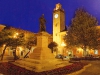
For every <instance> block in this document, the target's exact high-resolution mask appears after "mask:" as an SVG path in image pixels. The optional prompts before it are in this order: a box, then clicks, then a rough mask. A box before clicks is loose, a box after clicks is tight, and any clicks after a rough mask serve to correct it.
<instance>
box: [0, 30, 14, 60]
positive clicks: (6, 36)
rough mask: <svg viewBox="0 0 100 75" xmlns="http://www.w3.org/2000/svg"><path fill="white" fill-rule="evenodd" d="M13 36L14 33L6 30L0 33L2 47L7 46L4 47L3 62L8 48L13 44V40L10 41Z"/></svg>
mask: <svg viewBox="0 0 100 75" xmlns="http://www.w3.org/2000/svg"><path fill="white" fill-rule="evenodd" d="M11 35H12V33H11V32H10V31H9V30H5V29H4V30H2V31H1V32H0V46H2V45H5V46H4V50H3V53H2V55H1V60H3V56H4V53H5V50H6V48H7V47H8V46H9V45H10V43H11V40H12V39H10V37H11Z"/></svg>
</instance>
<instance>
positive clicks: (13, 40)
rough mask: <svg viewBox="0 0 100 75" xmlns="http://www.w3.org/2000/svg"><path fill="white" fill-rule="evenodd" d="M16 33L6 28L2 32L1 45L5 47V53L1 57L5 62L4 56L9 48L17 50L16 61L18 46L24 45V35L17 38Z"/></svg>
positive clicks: (0, 35)
mask: <svg viewBox="0 0 100 75" xmlns="http://www.w3.org/2000/svg"><path fill="white" fill-rule="evenodd" d="M15 34H16V32H15V30H10V29H9V28H8V27H6V28H5V29H4V30H2V31H1V32H0V45H5V46H4V50H3V53H2V55H1V60H3V56H4V54H5V50H6V48H7V47H13V48H15V50H14V52H13V55H14V59H16V58H17V56H16V48H17V46H20V45H22V44H23V42H24V39H23V36H24V35H23V34H22V33H20V34H18V35H17V36H15Z"/></svg>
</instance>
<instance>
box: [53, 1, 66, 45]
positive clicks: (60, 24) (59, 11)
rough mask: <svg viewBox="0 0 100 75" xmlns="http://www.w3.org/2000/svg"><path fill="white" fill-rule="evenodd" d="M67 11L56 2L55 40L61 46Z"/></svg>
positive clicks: (54, 17)
mask: <svg viewBox="0 0 100 75" xmlns="http://www.w3.org/2000/svg"><path fill="white" fill-rule="evenodd" d="M65 29H66V25H65V11H64V9H63V8H62V5H61V4H60V3H58V4H56V7H55V8H54V10H53V41H54V42H56V43H57V44H58V46H59V47H60V46H61V43H62V42H63V39H62V38H63V36H64V35H65V34H66V32H65Z"/></svg>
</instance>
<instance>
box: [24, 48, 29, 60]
mask: <svg viewBox="0 0 100 75" xmlns="http://www.w3.org/2000/svg"><path fill="white" fill-rule="evenodd" d="M29 53H30V50H29V51H28V52H27V53H26V55H25V56H24V58H26V57H27V55H28V54H29Z"/></svg>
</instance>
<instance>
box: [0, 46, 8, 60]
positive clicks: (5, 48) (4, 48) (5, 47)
mask: <svg viewBox="0 0 100 75" xmlns="http://www.w3.org/2000/svg"><path fill="white" fill-rule="evenodd" d="M6 48H7V45H6V46H5V47H4V50H3V53H2V55H1V60H3V57H4V54H5V50H6Z"/></svg>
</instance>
